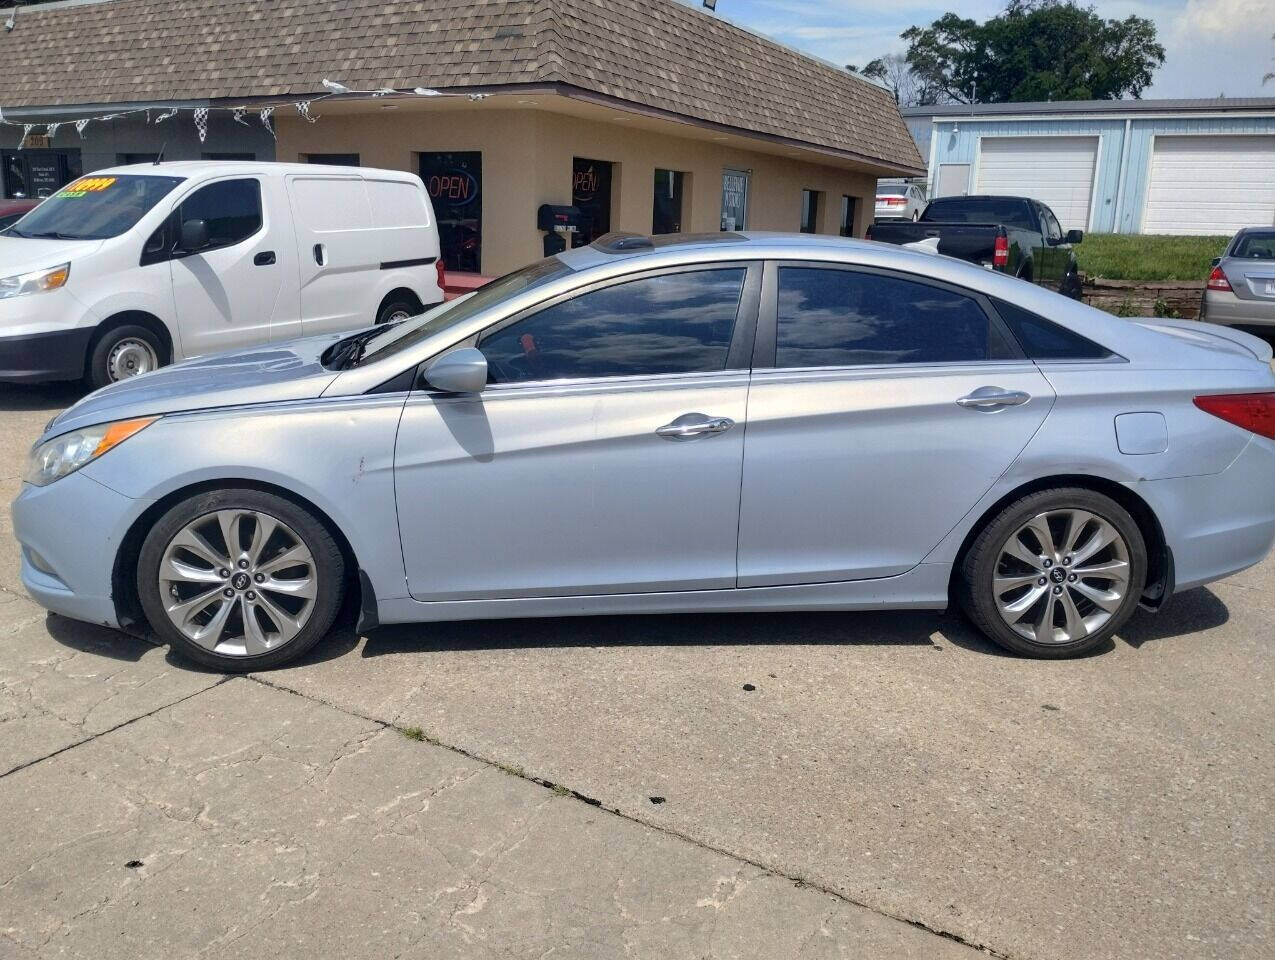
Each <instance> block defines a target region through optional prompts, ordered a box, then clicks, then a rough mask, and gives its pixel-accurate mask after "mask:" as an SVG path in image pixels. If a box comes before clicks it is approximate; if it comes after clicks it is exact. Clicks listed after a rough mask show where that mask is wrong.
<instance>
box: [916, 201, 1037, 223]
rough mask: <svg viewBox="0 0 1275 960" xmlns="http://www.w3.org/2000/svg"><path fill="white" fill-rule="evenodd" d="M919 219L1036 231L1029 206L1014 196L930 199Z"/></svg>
mask: <svg viewBox="0 0 1275 960" xmlns="http://www.w3.org/2000/svg"><path fill="white" fill-rule="evenodd" d="M921 219H922V220H929V221H932V222H935V223H997V224H1003V225H1005V226H1007V227H1019V228H1020V229H1022V230H1038V229H1040V227H1039V223H1038V221H1037V220H1036V215H1035V213H1033V212H1032V208H1031V205H1030V204H1029V203H1028V202H1027V201H1026V200H1019V199H1017V198H1015V197H950V198H949V197H943V198H940V199H938V200H931V201H930V205H929V206H928V207H926V208H925V213H924V214H923V215H922V216H921Z"/></svg>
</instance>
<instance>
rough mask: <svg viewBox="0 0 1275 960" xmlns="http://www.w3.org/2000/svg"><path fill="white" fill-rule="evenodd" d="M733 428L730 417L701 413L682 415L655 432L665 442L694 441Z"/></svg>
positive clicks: (733, 423)
mask: <svg viewBox="0 0 1275 960" xmlns="http://www.w3.org/2000/svg"><path fill="white" fill-rule="evenodd" d="M733 426H735V421H734V420H732V419H731V418H730V417H710V416H708V415H707V414H703V413H684V414H682V415H681V416H680V417H678V418H677V419H676V420H674V421H673V422H672V423H666V424H664V426H662V427H660V428H659V429H658V430H656V431H655V435H656V436H657V437H663V438H664V439H665V440H694V439H695V438H696V437H703V436H709V435H712V434H714V433H725V432H726V431H727V430H729V429H730V428H731V427H733Z"/></svg>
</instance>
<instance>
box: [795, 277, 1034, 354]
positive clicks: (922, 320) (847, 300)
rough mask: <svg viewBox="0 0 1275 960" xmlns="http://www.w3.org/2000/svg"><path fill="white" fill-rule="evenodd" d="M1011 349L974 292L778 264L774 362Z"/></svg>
mask: <svg viewBox="0 0 1275 960" xmlns="http://www.w3.org/2000/svg"><path fill="white" fill-rule="evenodd" d="M1011 356H1012V353H1011V350H1010V348H1009V346H1008V344H1006V343H1005V341H1004V338H1003V337H1002V336H1001V335H1000V334H999V332H998V331H997V330H996V329H995V327H993V325H992V322H991V320H990V319H989V318H988V316H987V314H986V313H985V312H984V311H983V308H982V307H980V306H979V304H978V303H977V301H975V300H974V299H973V298H971V297H967V296H965V295H963V294H960V293H956V292H955V291H951V290H946V289H943V288H940V287H934V286H930V285H929V284H924V283H915V282H913V281H911V280H904V279H902V278H899V277H889V276H882V275H880V274H873V273H859V272H855V271H850V270H828V269H817V268H813V267H810V268H807V267H783V268H782V269H780V271H779V315H778V326H777V328H776V331H775V366H777V367H837V366H851V365H857V364H881V363H960V362H965V361H976V360H1001V359H1008V358H1009V357H1011Z"/></svg>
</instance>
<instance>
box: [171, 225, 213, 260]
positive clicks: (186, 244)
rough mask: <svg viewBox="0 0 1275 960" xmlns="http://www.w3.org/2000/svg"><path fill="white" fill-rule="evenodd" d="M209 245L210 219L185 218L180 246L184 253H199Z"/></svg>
mask: <svg viewBox="0 0 1275 960" xmlns="http://www.w3.org/2000/svg"><path fill="white" fill-rule="evenodd" d="M206 246H208V221H207V220H183V221H182V230H181V236H180V239H179V241H178V248H179V249H180V251H181V252H182V253H198V252H199V251H200V250H202V249H204V247H206Z"/></svg>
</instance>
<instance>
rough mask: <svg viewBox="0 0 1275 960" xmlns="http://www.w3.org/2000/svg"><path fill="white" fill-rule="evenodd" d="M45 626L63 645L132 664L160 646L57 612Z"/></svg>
mask: <svg viewBox="0 0 1275 960" xmlns="http://www.w3.org/2000/svg"><path fill="white" fill-rule="evenodd" d="M44 625H45V628H46V629H47V630H48V631H49V636H51V637H52V638H53V639H54V640H56V641H57V642H58V643H60V644H62V646H64V647H70V648H71V649H72V650H78V651H80V652H81V653H91V654H93V655H95V656H99V657H109V658H111V659H112V660H126V661H128V662H129V663H136V662H137V661H138V660H140V659H142V657H144V656H145V655H146V654H147V652H148V651H151V650H154V649H155V647H156V646H157V645H156V644H154V643H151V642H150V641H149V640H143V639H142V638H141V637H135V636H132V635H131V634H127V633H124V632H122V631H120V630H116V629H114V628H112V627H103V626H99V625H98V624H95V623H84V622H82V621H80V620H71V619H69V618H68V617H62V616H59V615H58V614H56V613H50V614H48V615H47V616H46V617H45V620H44ZM168 657H169V660H170V661H171V662H174V663H176V662H179V661H177V660H176V659H175V658H174V657H173V656H172V653H171V651H170V652H169V653H168ZM180 663H181V665H182V666H186V661H184V660H182V661H180Z"/></svg>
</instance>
